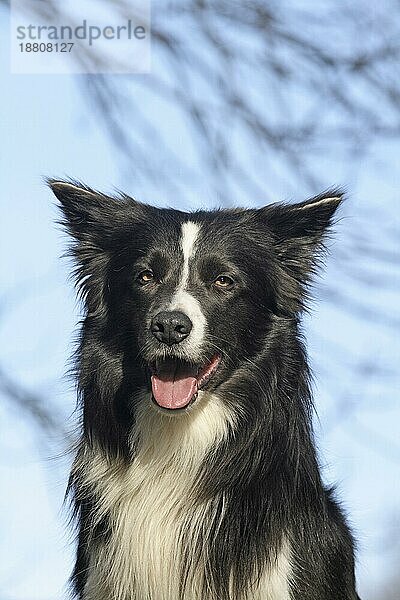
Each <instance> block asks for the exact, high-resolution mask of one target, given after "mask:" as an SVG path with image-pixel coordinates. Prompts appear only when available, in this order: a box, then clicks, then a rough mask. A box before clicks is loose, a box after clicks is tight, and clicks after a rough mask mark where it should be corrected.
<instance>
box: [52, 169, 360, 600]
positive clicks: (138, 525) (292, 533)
mask: <svg viewBox="0 0 400 600" xmlns="http://www.w3.org/2000/svg"><path fill="white" fill-rule="evenodd" d="M49 183H50V185H51V187H52V189H53V191H54V193H55V194H56V196H57V197H58V199H59V200H60V202H61V206H62V209H63V212H64V224H65V225H66V226H67V228H68V230H69V232H70V233H71V234H72V236H73V238H74V240H75V242H74V245H73V249H72V252H73V256H74V258H75V260H76V264H77V277H78V280H79V285H80V289H81V293H82V296H83V298H84V300H85V303H86V307H87V313H86V317H85V320H84V323H83V326H82V333H81V341H80V346H79V350H78V355H77V377H78V382H79V393H80V398H81V402H82V404H81V405H82V437H81V441H80V445H79V449H78V452H77V456H76V459H75V462H74V465H73V469H72V473H71V478H70V484H69V492H70V495H71V497H72V502H73V506H74V511H75V515H76V517H77V522H78V527H79V540H78V548H77V560H76V566H75V570H74V573H73V576H72V583H73V590H74V593H75V594H76V596H77V597H78V598H79V599H81V600H250V599H255V600H356V599H357V598H358V597H357V594H356V591H355V580H354V548H353V539H352V536H351V533H350V531H349V528H348V526H347V524H346V522H345V518H344V515H343V511H342V510H341V508H340V506H339V504H338V503H337V501H336V500H335V497H334V491H333V490H332V489H325V487H324V485H323V483H322V481H321V476H320V471H319V467H318V461H317V457H316V451H315V446H314V440H313V433H312V398H311V392H310V373H309V369H308V365H307V358H306V352H305V348H304V345H303V341H302V338H301V334H300V315H301V312H302V310H304V307H305V303H306V296H307V289H308V284H309V282H310V278H311V276H312V274H313V272H314V270H315V267H316V265H318V261H319V257H320V253H321V251H322V250H323V242H324V238H325V236H326V233H327V231H328V229H329V226H330V225H331V223H332V219H333V214H334V212H335V210H336V208H337V206H338V205H339V204H340V201H341V195H340V193H338V192H337V191H333V192H330V193H325V194H323V195H321V196H318V197H316V198H313V199H311V200H309V201H307V202H304V203H301V204H297V205H283V204H278V205H271V206H268V207H265V208H263V209H259V210H253V209H252V210H238V209H234V210H225V211H214V212H201V211H200V212H198V213H193V214H191V215H187V214H186V213H181V212H179V211H174V210H172V209H163V210H161V209H155V208H153V207H151V206H146V205H143V204H139V203H137V202H135V201H134V200H132V199H131V198H129V197H127V196H122V197H120V198H109V197H107V196H104V195H102V194H98V193H97V192H95V191H94V190H91V189H90V188H87V187H85V186H82V185H80V184H78V183H77V182H72V181H69V182H62V181H56V180H51V181H50V182H49ZM189 221H190V222H191V223H196V224H197V225H198V227H197V228H195V227H192V226H190V225H188V226H187V227H186V229H187V230H191V231H196V232H197V238H196V248H195V249H194V248H192V249H191V251H192V254H191V255H190V257H189V256H186V255H185V256H183V254H182V247H181V246H180V245H179V244H180V240H182V231H184V228H183V225H184V224H185V223H187V222H189ZM207 261H208V262H207ZM150 263H151V264H152V265H153V270H154V272H155V273H156V274H157V269H159V270H160V275H159V282H160V284H159V286H158V287H157V289H156V288H154V289H153V288H151V286H150V287H149V288H148V290H150V291H147V292H144V291H143V290H140V289H138V288H137V287H135V285H134V284H132V281H134V272H136V271H135V269H136V270H140V268H145V265H147V264H150ZM207 265H208V266H207ZM222 268H223V269H224V270H225V271H226V270H227V269H228V268H229V273H230V274H231V275H232V277H233V278H234V279H235V285H236V287H235V289H234V290H233V291H229V292H221V291H216V290H215V289H214V288H212V287H207V286H205V283H204V282H205V281H208V280H210V281H211V279H212V277H215V273H217V274H218V272H219V271H218V269H222ZM182 274H183V277H182ZM210 278H211V279H210ZM183 280H184V285H185V286H186V287H185V290H186V292H185V290H182V289H181V288H182V285H181V283H182V281H183ZM179 286H181V287H179ZM152 289H153V291H151V290H152ZM177 290H179V292H180V293H182V291H183V292H185V293H187V294H189V292H190V295H191V296H192V297H193V298H194V300H195V302H196V303H197V304H196V310H201V316H202V318H204V323H203V329H202V330H201V331H202V335H201V336H200V337H201V339H202V343H201V345H199V344H200V342H199V340H200V338H199V340H197V342H196V360H198V355H199V356H200V357H201V359H202V360H208V359H209V358H210V356H211V355H212V354H213V353H215V352H216V351H218V352H220V353H221V356H222V361H221V365H220V366H219V367H218V370H217V372H216V374H215V377H213V378H212V380H211V381H210V384H209V385H207V386H206V388H205V389H204V390H203V391H200V392H199V396H198V398H197V400H196V402H195V403H194V404H193V406H192V407H190V409H188V410H186V411H184V412H183V414H180V415H179V416H177V415H176V414H169V413H167V412H165V411H164V412H163V411H162V410H159V409H158V408H157V407H155V406H154V404H153V403H152V401H151V392H150V388H149V373H148V370H147V369H148V364H149V361H150V360H151V358H152V356H153V355H155V354H156V353H157V352H161V350H160V349H159V348H158V347H156V346H155V344H156V342H155V341H154V339H152V338H151V335H150V334H149V332H148V327H149V315H151V314H153V313H154V311H155V309H156V308H157V307H159V306H164V305H165V302H167V301H171V299H172V298H173V297H174V293H175V292H176V291H177ZM201 290H202V291H201ZM149 335H150V337H149ZM162 352H163V353H164V354H166V353H168V352H170V350H168V349H163V350H162ZM171 352H172V351H171ZM177 352H178V351H177ZM179 352H180V353H181V355H180V358H181V359H182V357H183V358H184V357H185V356H186V355H184V353H185V352H186V354H187V356H190V353H191V352H192V354H193V352H194V350H193V348H191V346H190V344H189V342H188V345H187V346H185V345H184V344H183V345H182V349H180V350H179Z"/></svg>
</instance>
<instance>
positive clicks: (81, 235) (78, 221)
mask: <svg viewBox="0 0 400 600" xmlns="http://www.w3.org/2000/svg"><path fill="white" fill-rule="evenodd" d="M47 183H48V185H49V187H50V188H51V190H52V191H53V193H54V195H55V196H56V197H57V199H58V200H59V202H60V208H61V211H62V213H63V216H64V218H63V219H62V221H61V223H62V225H64V226H65V227H66V229H67V230H68V232H69V233H70V234H71V235H72V236H73V237H74V238H75V239H76V240H78V241H80V242H84V241H86V242H88V241H89V240H91V241H92V242H94V241H96V242H97V244H98V245H99V246H100V247H101V246H103V244H106V242H107V237H108V234H109V232H110V230H111V229H112V226H113V224H115V223H116V222H118V220H119V217H120V216H121V211H122V209H123V205H124V201H123V200H122V199H115V198H112V197H111V196H106V195H105V194H101V193H100V192H96V191H95V190H92V189H91V188H89V187H87V186H85V185H83V184H81V183H79V182H76V181H72V180H71V181H63V180H57V179H48V180H47ZM132 204H134V201H133V200H132Z"/></svg>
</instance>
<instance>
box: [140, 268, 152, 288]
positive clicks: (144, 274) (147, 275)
mask: <svg viewBox="0 0 400 600" xmlns="http://www.w3.org/2000/svg"><path fill="white" fill-rule="evenodd" d="M136 279H137V281H138V282H139V283H140V285H146V284H147V283H150V282H151V281H154V273H153V271H152V270H151V269H145V270H144V271H141V272H140V273H139V275H138V276H137V278H136Z"/></svg>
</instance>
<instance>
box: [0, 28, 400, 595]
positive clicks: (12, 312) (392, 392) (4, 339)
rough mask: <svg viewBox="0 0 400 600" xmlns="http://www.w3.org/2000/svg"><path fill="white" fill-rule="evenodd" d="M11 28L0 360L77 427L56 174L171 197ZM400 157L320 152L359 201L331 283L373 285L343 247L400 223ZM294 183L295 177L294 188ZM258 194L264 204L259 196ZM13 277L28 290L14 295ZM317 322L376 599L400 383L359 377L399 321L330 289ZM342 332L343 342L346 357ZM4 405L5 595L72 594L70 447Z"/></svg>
mask: <svg viewBox="0 0 400 600" xmlns="http://www.w3.org/2000/svg"><path fill="white" fill-rule="evenodd" d="M6 33H7V23H3V24H2V26H1V34H2V35H1V36H0V73H1V81H2V93H1V94H0V123H1V136H2V141H3V144H2V157H1V163H0V176H1V183H2V197H1V206H2V210H1V215H2V217H1V222H0V244H1V256H2V261H1V262H2V268H1V273H0V289H1V297H4V296H3V295H4V294H5V298H6V301H5V304H4V307H3V310H2V313H1V320H0V336H1V344H0V358H1V364H3V365H5V366H6V367H7V369H8V370H9V372H10V373H11V374H12V375H13V377H14V378H15V379H17V380H19V381H21V382H23V383H24V384H25V385H27V386H30V387H31V388H32V389H34V390H37V391H38V392H41V393H42V392H43V393H44V394H45V397H46V398H49V402H51V403H52V404H55V405H56V406H57V407H58V409H59V411H60V413H61V414H62V415H63V417H64V419H65V421H66V422H67V423H68V424H70V425H71V427H72V425H73V416H71V415H72V412H73V409H74V402H75V401H74V394H73V390H72V386H71V383H70V382H69V381H68V380H67V379H66V378H65V377H64V374H65V370H66V363H67V359H68V357H69V355H70V354H71V348H72V342H73V333H74V328H75V323H76V321H77V319H78V317H79V306H78V305H77V303H76V301H75V297H74V292H73V290H72V286H71V284H70V282H69V281H68V266H69V265H68V262H67V261H66V260H60V255H61V254H62V253H63V251H64V250H65V237H64V236H63V235H62V234H61V232H60V230H59V228H57V226H56V225H55V223H54V222H55V219H56V218H57V211H56V209H55V206H54V202H53V198H52V197H51V195H50V193H49V191H48V190H47V189H46V188H45V186H44V184H43V177H44V176H47V175H50V176H65V175H69V176H73V177H74V178H78V179H82V180H84V181H85V182H87V183H88V184H91V185H93V186H94V187H97V188H99V189H101V190H103V191H106V192H107V191H112V189H113V188H114V187H118V188H123V189H126V191H127V192H129V193H131V194H132V195H135V196H137V197H139V198H140V199H142V200H144V201H148V202H150V203H157V204H163V194H162V189H160V190H159V193H158V194H157V197H156V198H154V197H153V195H152V194H150V191H148V192H147V193H146V189H144V188H143V185H142V184H141V185H140V186H139V185H138V186H135V182H134V181H132V180H131V179H130V178H129V175H128V174H127V173H126V171H125V172H123V173H122V172H121V170H120V169H119V165H118V159H117V156H116V153H115V150H114V148H113V147H112V145H111V144H110V141H109V140H108V139H107V138H106V137H105V135H104V134H103V133H102V132H101V130H100V128H99V125H98V122H97V117H96V114H95V113H94V112H93V110H92V109H91V107H90V106H89V105H88V104H87V103H86V102H84V101H83V99H82V96H81V93H80V89H79V86H78V85H77V80H76V79H74V78H73V77H71V76H68V75H59V76H29V75H23V76H21V75H10V74H9V67H8V51H7V35H6ZM154 68H156V69H157V63H155V66H154ZM143 100H144V103H145V102H146V101H147V98H144V99H143ZM164 110H165V107H163V104H162V102H160V103H159V104H157V102H156V101H153V104H150V105H149V104H147V105H146V111H147V113H148V114H150V116H152V119H153V123H154V124H155V126H157V124H158V123H160V127H161V126H162V127H164V128H167V129H166V130H167V131H168V127H169V128H170V141H171V146H172V148H173V149H175V150H176V151H177V152H183V153H185V152H187V153H190V152H191V149H190V140H189V139H188V137H189V136H188V134H187V130H186V124H185V122H184V121H183V120H180V118H179V116H178V115H174V117H173V118H172V119H171V115H170V114H168V115H167V114H166V113H165V112H163V111H164ZM167 117H168V118H167ZM166 121H167V122H168V124H167V125H166ZM399 157H400V142H399V141H398V140H395V141H392V142H391V143H390V144H376V145H375V146H374V147H373V148H372V150H371V152H370V154H369V155H368V157H366V158H364V159H363V160H362V161H361V162H359V164H358V165H356V166H354V165H351V166H350V165H343V164H342V163H339V162H338V163H337V164H336V163H335V162H334V161H329V162H328V161H327V160H324V157H321V160H320V161H319V163H318V169H319V171H320V172H322V173H323V175H324V180H326V181H327V182H329V183H332V184H333V183H345V184H346V185H347V188H348V190H349V191H350V201H349V202H348V204H347V207H346V208H345V209H344V216H345V219H343V220H342V221H341V223H340V225H339V229H340V232H339V234H338V235H337V237H336V241H335V242H334V243H333V244H332V256H331V258H330V259H328V261H327V270H326V273H325V275H324V278H322V281H321V282H320V283H319V285H320V286H321V287H320V288H319V289H322V290H323V286H324V282H326V281H328V280H329V281H330V282H332V281H335V283H336V284H337V286H339V287H343V286H345V288H346V290H348V291H349V292H350V293H353V294H355V295H357V294H359V293H360V287H359V286H356V284H355V282H354V281H353V280H352V277H351V276H349V275H346V274H345V273H343V271H342V270H339V268H338V265H337V263H336V262H335V258H334V255H335V248H338V249H340V246H341V244H344V243H347V244H350V245H351V240H352V232H353V231H354V230H355V229H357V228H358V227H359V226H360V225H361V224H363V225H364V226H365V227H367V229H370V230H371V236H372V239H373V240H374V241H375V242H376V245H377V246H379V244H381V243H383V240H382V234H381V232H380V227H379V226H380V221H382V222H385V223H393V226H394V227H399V225H400V222H399V211H398V209H399V200H398V197H397V194H398V189H399V160H400V159H399ZM194 166H195V165H194ZM137 187H139V188H140V189H139V190H138V189H137ZM290 191H291V190H290V188H289V186H288V187H285V184H284V183H282V198H284V197H286V196H288V195H289V194H290ZM152 192H153V191H152ZM300 192H301V185H300V186H299V193H300ZM147 194H148V195H147ZM304 195H307V193H306V191H304ZM277 199H281V198H277ZM213 203H214V202H213V198H212V196H211V192H210V188H209V186H208V185H207V182H204V181H202V179H201V177H198V179H197V180H196V182H195V183H194V185H192V186H190V185H187V186H186V188H185V196H184V201H182V202H181V204H180V205H179V207H180V208H182V207H183V208H190V207H197V206H200V205H203V206H207V205H208V206H209V205H210V204H213ZM249 204H252V205H254V204H255V202H254V199H249ZM372 231H375V232H376V233H372ZM383 268H384V267H383V266H382V264H381V263H380V262H379V261H378V260H377V261H376V265H374V269H376V272H377V273H378V274H382V270H383ZM386 268H387V267H386ZM397 275H398V274H397ZM397 283H398V279H397ZM14 290H20V293H18V294H17V295H16V296H15V295H13V291H14ZM398 291H399V287H398V286H397V289H396V288H394V291H387V290H384V289H380V288H379V287H374V288H368V289H365V290H364V292H363V293H366V294H369V295H370V300H371V302H372V304H374V303H376V305H380V306H384V307H386V308H387V311H388V312H393V311H395V310H397V311H398ZM8 293H10V294H11V295H10V296H9V297H8V296H7V294H8ZM16 297H17V298H18V301H16V300H15V298H16ZM7 298H8V299H7ZM396 303H397V304H396ZM305 329H306V331H307V334H308V335H309V347H310V357H311V360H312V364H313V365H314V366H315V367H316V368H315V371H316V388H317V391H318V393H317V398H318V400H317V408H318V413H319V415H320V420H319V422H317V423H316V431H317V436H318V439H319V446H320V449H321V456H322V464H323V465H324V466H325V469H324V472H325V476H326V479H327V480H328V481H337V482H338V483H339V489H340V495H341V497H342V499H343V502H344V505H345V506H346V507H347V508H348V510H349V513H350V516H351V517H350V518H351V522H352V523H353V524H354V526H355V528H356V531H357V538H358V540H359V548H360V550H359V559H360V562H359V568H358V576H359V586H360V590H361V591H362V594H363V598H364V599H365V600H369V599H370V600H372V599H373V598H374V592H375V590H376V589H378V587H379V585H381V584H382V582H384V581H385V580H386V579H387V578H388V577H389V574H390V573H391V571H392V570H394V568H395V564H396V560H397V564H399V561H400V547H397V549H396V548H395V547H394V542H393V538H392V537H391V536H392V535H393V533H394V532H396V531H397V537H399V536H398V533H399V506H400V484H399V480H400V478H399V463H400V444H399V442H398V422H399V419H400V408H399V403H398V401H397V402H396V395H398V383H399V382H398V379H397V380H396V379H395V378H393V377H389V376H386V377H385V378H381V379H380V380H379V381H375V380H374V379H371V378H368V370H367V371H366V374H365V377H364V378H363V382H364V383H363V389H361V390H360V388H359V386H360V379H359V378H356V377H355V375H354V362H357V360H358V359H360V358H362V359H363V360H364V359H365V362H367V361H368V360H371V361H375V362H376V361H379V363H380V364H382V365H385V364H390V365H396V362H397V364H399V362H400V361H399V359H400V342H399V341H395V336H394V333H393V331H392V330H390V328H382V327H378V326H377V325H374V324H373V323H372V322H371V323H366V322H365V321H358V320H357V319H355V318H354V316H352V315H351V314H346V313H342V312H339V311H338V310H337V309H335V308H333V307H332V305H331V304H330V303H329V302H323V301H322V300H321V301H319V302H315V303H314V305H313V312H312V316H311V317H308V318H307V319H306V322H305ZM332 345H335V348H336V350H337V351H336V352H335V360H334V361H333V360H332V353H331V348H332ZM338 349H339V350H338ZM341 349H347V350H350V351H351V352H350V354H349V353H348V352H345V351H344V350H343V351H342V350H341ZM355 385H357V386H358V387H357V389H355V387H354V386H355ZM360 398H361V400H360ZM349 407H350V409H349ZM0 411H1V412H0V419H1V423H2V425H1V434H2V436H1V442H0V448H1V451H2V454H1V455H2V460H1V461H0V469H1V480H2V482H3V489H4V490H5V493H4V492H3V494H2V495H1V497H0V515H1V517H0V527H1V530H2V536H1V541H0V597H1V596H3V597H4V599H5V600H11V599H12V600H47V599H49V600H50V599H52V600H61V599H62V598H65V597H66V594H65V590H64V584H65V581H66V578H67V576H68V573H69V571H70V568H71V564H72V549H71V546H70V543H69V541H68V535H67V533H66V529H65V527H64V520H65V519H64V518H65V513H63V511H62V499H63V494H64V490H65V483H66V478H67V472H68V465H69V457H68V456H63V457H61V458H50V457H49V456H48V454H47V451H46V450H43V449H42V450H40V449H38V445H37V440H36V437H35V436H34V434H33V432H32V429H31V427H30V426H29V423H28V422H27V421H26V420H25V419H23V418H22V416H21V413H20V412H18V411H16V410H14V409H13V408H12V407H11V406H10V405H9V404H7V403H2V407H1V408H0ZM396 448H397V450H398V451H397V456H396ZM49 453H50V454H51V452H49ZM21 573H22V575H21Z"/></svg>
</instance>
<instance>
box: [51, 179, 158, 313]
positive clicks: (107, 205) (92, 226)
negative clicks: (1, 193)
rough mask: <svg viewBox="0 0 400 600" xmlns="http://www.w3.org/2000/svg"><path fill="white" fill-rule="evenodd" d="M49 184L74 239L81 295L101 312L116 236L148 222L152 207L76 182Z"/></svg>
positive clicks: (73, 245) (93, 310)
mask: <svg viewBox="0 0 400 600" xmlns="http://www.w3.org/2000/svg"><path fill="white" fill-rule="evenodd" d="M47 183H48V185H49V187H50V188H51V190H52V191H53V193H54V194H55V196H56V197H57V199H58V200H59V202H60V207H61V211H62V213H63V219H62V220H61V224H62V225H64V226H65V228H66V229H67V231H68V232H69V233H70V234H71V236H72V238H73V239H74V243H73V244H72V247H71V255H72V256H73V258H74V259H75V261H76V265H77V266H76V270H75V275H76V279H77V282H78V285H79V289H80V292H81V294H82V296H83V297H84V299H85V300H86V301H87V304H88V306H89V310H90V311H91V312H97V311H98V310H100V309H101V308H102V307H103V306H104V302H103V301H104V294H103V290H104V286H105V282H106V274H107V268H108V265H109V261H110V252H109V251H110V250H111V249H112V247H113V244H115V238H116V236H118V235H119V234H120V232H121V231H122V230H125V231H126V230H127V229H128V228H129V227H131V226H132V227H134V226H136V224H137V223H139V222H140V221H141V220H143V219H145V215H146V210H147V209H150V207H147V206H146V205H144V204H140V203H139V202H136V201H135V200H133V199H132V198H129V197H128V196H121V197H120V198H112V197H110V196H106V195H105V194H101V193H99V192H96V191H95V190H92V189H91V188H89V187H87V186H85V185H83V184H81V183H78V182H75V181H63V180H56V179H48V180H47ZM122 228H123V229H122Z"/></svg>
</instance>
